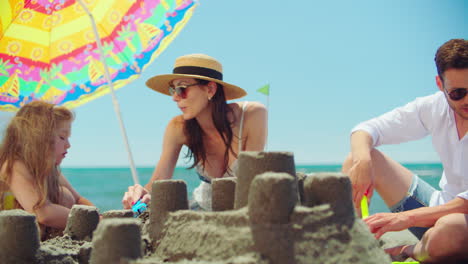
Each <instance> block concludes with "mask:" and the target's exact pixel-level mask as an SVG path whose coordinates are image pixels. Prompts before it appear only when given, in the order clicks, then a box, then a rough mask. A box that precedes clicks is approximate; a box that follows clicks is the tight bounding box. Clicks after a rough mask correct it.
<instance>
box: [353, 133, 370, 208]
mask: <svg viewBox="0 0 468 264" xmlns="http://www.w3.org/2000/svg"><path fill="white" fill-rule="evenodd" d="M372 147H373V143H372V136H371V135H370V134H369V133H368V132H366V131H364V130H359V131H355V132H354V133H353V134H351V157H352V166H351V168H350V169H349V171H347V173H348V175H349V178H350V180H351V183H352V186H353V202H354V205H355V207H356V208H360V204H361V203H360V202H361V200H362V196H363V195H364V194H365V193H366V192H367V191H368V192H369V198H370V197H371V196H372V190H373V189H374V179H373V175H372V159H371V150H372Z"/></svg>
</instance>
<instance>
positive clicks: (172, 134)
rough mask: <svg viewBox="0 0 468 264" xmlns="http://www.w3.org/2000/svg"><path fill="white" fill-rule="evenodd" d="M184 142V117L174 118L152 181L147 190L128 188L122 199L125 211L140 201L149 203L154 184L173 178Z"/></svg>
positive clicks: (168, 128)
mask: <svg viewBox="0 0 468 264" xmlns="http://www.w3.org/2000/svg"><path fill="white" fill-rule="evenodd" d="M184 142H185V135H184V120H183V118H182V116H177V117H175V118H173V119H172V120H171V121H170V122H169V124H168V125H167V127H166V131H165V133H164V138H163V148H162V153H161V157H160V159H159V161H158V164H157V165H156V167H155V169H154V171H153V175H152V176H151V179H150V180H149V181H148V183H147V184H146V185H145V188H143V187H142V186H141V185H139V184H136V185H133V186H130V187H128V191H127V192H126V193H125V194H124V197H123V199H122V204H123V207H124V209H129V208H131V207H132V206H133V204H134V203H135V202H136V201H138V200H141V201H142V202H144V203H148V202H149V201H150V199H151V196H150V194H149V193H150V192H151V188H152V185H153V182H154V181H156V180H164V179H171V178H172V174H173V172H174V168H175V165H176V163H177V159H178V158H179V153H180V149H181V148H182V145H183V144H184Z"/></svg>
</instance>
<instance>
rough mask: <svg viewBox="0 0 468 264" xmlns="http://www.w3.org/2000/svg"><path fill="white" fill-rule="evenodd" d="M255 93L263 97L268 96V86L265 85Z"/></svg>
mask: <svg viewBox="0 0 468 264" xmlns="http://www.w3.org/2000/svg"><path fill="white" fill-rule="evenodd" d="M257 92H259V93H262V94H264V95H270V84H265V85H264V86H262V87H260V88H258V90H257Z"/></svg>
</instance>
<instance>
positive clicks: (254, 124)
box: [243, 102, 268, 151]
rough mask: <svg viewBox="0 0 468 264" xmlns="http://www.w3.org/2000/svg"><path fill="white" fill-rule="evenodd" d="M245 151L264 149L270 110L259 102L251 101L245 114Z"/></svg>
mask: <svg viewBox="0 0 468 264" xmlns="http://www.w3.org/2000/svg"><path fill="white" fill-rule="evenodd" d="M244 132H245V136H246V137H245V148H244V149H243V150H245V151H262V150H264V148H265V144H266V139H267V134H268V112H267V110H266V108H265V106H264V105H263V104H261V103H258V102H249V104H248V105H247V109H246V110H245V115H244Z"/></svg>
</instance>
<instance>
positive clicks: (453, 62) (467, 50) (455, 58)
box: [434, 39, 468, 80]
mask: <svg viewBox="0 0 468 264" xmlns="http://www.w3.org/2000/svg"><path fill="white" fill-rule="evenodd" d="M434 60H435V63H436V66H437V73H438V74H439V77H440V78H441V79H442V80H443V79H444V78H443V77H444V76H443V74H444V73H445V71H446V70H448V69H466V68H468V40H465V39H451V40H449V41H447V42H445V43H444V44H443V45H442V46H440V48H439V49H438V50H437V52H436V55H435V58H434Z"/></svg>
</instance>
